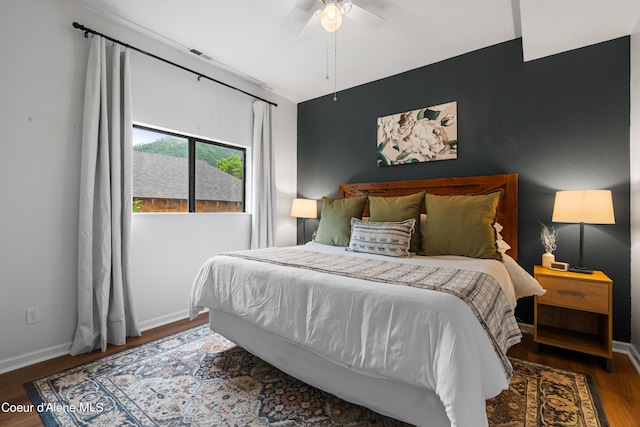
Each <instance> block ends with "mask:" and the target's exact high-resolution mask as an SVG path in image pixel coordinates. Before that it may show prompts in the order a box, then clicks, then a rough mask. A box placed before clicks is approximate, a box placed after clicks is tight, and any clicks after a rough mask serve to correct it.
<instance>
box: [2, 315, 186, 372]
mask: <svg viewBox="0 0 640 427" xmlns="http://www.w3.org/2000/svg"><path fill="white" fill-rule="evenodd" d="M187 318H189V311H188V310H181V311H178V312H176V313H172V314H168V315H166V316H160V317H156V318H155V319H150V320H145V321H144V322H140V324H139V325H138V326H139V327H140V331H142V332H144V331H147V330H149V329H153V328H157V327H159V326H164V325H167V324H169V323H172V322H176V321H178V320H183V319H187ZM70 348H71V341H70V342H68V343H64V344H58V345H56V346H53V347H49V348H43V349H41V350H36V351H33V352H31V353H26V354H21V355H19V356H15V357H10V358H8V359H4V360H0V374H4V373H6V372H10V371H15V370H16V369H20V368H24V367H26V366H30V365H34V364H36V363H40V362H46V361H47V360H51V359H54V358H56V357H60V356H64V355H66V354H69V349H70Z"/></svg>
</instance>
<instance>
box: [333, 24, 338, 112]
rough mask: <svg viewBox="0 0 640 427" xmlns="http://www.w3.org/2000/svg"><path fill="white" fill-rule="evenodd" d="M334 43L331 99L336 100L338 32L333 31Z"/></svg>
mask: <svg viewBox="0 0 640 427" xmlns="http://www.w3.org/2000/svg"><path fill="white" fill-rule="evenodd" d="M333 34H334V36H335V44H334V50H333V100H334V101H337V100H338V32H337V31H334V32H333Z"/></svg>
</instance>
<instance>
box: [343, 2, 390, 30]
mask: <svg viewBox="0 0 640 427" xmlns="http://www.w3.org/2000/svg"><path fill="white" fill-rule="evenodd" d="M365 6H366V4H365V3H364V2H363V1H358V0H352V1H348V2H345V3H344V5H343V8H344V9H345V16H347V17H349V18H350V19H353V20H354V21H357V22H363V23H366V24H369V25H371V26H374V27H379V26H381V25H382V24H384V21H385V19H384V18H383V17H382V16H380V15H378V14H375V13H373V12H371V11H369V10H367V9H365Z"/></svg>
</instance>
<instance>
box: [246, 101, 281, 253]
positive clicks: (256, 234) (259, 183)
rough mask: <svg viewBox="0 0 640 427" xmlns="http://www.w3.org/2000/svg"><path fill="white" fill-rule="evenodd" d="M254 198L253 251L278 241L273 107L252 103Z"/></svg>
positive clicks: (252, 220)
mask: <svg viewBox="0 0 640 427" xmlns="http://www.w3.org/2000/svg"><path fill="white" fill-rule="evenodd" d="M253 170H254V175H253V183H252V185H253V197H252V215H251V249H258V248H266V247H270V246H273V245H274V241H275V215H276V203H275V191H276V190H275V176H274V170H273V154H272V148H271V105H270V104H268V103H266V102H264V101H256V102H254V103H253Z"/></svg>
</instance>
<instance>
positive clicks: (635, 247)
mask: <svg viewBox="0 0 640 427" xmlns="http://www.w3.org/2000/svg"><path fill="white" fill-rule="evenodd" d="M630 158H631V345H632V346H633V347H634V348H635V349H636V352H637V353H640V20H639V21H638V22H637V23H636V26H635V28H634V30H633V33H632V34H631V154H630Z"/></svg>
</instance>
